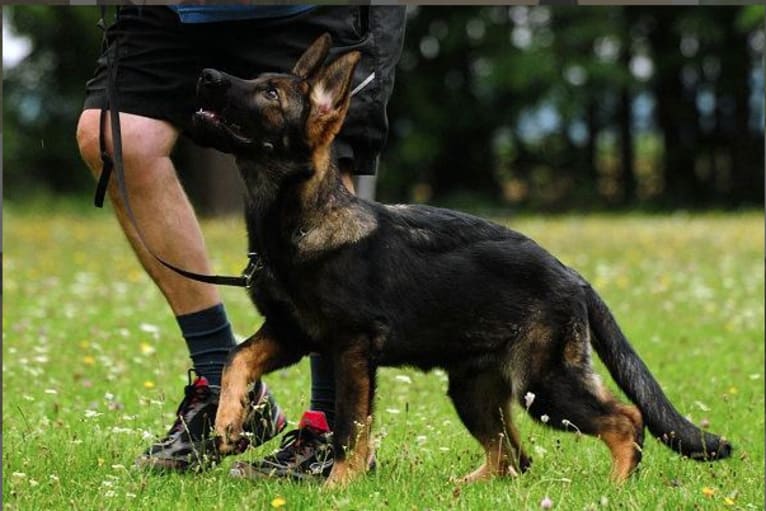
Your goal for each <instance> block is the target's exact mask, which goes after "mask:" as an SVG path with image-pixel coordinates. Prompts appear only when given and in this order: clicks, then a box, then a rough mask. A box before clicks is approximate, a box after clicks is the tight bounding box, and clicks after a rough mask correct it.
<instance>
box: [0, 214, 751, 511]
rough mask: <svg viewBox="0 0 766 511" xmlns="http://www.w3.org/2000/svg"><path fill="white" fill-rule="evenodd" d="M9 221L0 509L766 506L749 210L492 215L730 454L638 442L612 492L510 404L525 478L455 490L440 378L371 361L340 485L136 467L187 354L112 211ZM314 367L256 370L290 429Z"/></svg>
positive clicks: (237, 237) (227, 234)
mask: <svg viewBox="0 0 766 511" xmlns="http://www.w3.org/2000/svg"><path fill="white" fill-rule="evenodd" d="M6 206H8V205H7V204H6ZM4 213H5V222H4V229H5V239H4V241H5V243H4V247H5V254H4V265H3V294H4V296H3V319H4V321H3V434H2V437H3V438H2V440H3V499H4V504H5V507H6V509H29V510H38V509H127V508H141V509H272V508H274V507H275V506H279V504H280V503H281V501H279V500H277V501H275V500H274V499H276V498H277V497H281V498H282V499H284V503H285V504H284V506H283V509H405V510H412V509H452V508H455V509H539V508H540V502H541V500H542V499H543V498H544V497H546V496H547V497H549V498H550V499H551V501H552V502H553V508H554V509H562V510H581V509H631V510H633V509H635V510H651V509H666V510H676V509H723V508H725V509H763V504H764V412H763V410H764V380H763V378H764V321H763V312H764V281H763V276H764V258H763V244H764V239H763V235H764V230H763V218H762V215H761V214H760V213H743V214H705V215H672V216H647V215H621V216H614V217H613V216H585V217H582V216H566V217H557V218H538V217H525V218H517V219H508V220H507V219H503V220H501V221H505V222H507V223H509V224H510V225H512V226H513V227H514V228H516V229H518V230H521V231H522V232H525V233H526V234H528V235H530V236H531V237H533V238H535V239H536V240H537V241H538V242H540V243H541V244H542V245H543V246H546V247H547V248H548V249H549V250H551V252H553V253H554V254H556V255H557V256H558V257H559V258H560V259H561V260H562V261H564V262H565V263H567V264H569V265H571V266H574V267H575V268H577V269H578V270H579V271H580V272H581V273H582V274H583V275H584V276H586V278H588V279H589V280H590V281H591V282H592V283H593V284H594V286H595V287H596V288H597V289H598V290H599V291H600V293H601V294H602V295H603V296H604V298H605V300H606V301H607V303H609V304H610V305H611V307H612V309H613V312H614V314H615V315H616V316H617V318H618V320H619V321H620V323H621V325H622V327H623V329H624V330H625V331H626V333H627V334H628V337H629V338H630V339H631V340H632V343H633V345H634V346H635V348H636V349H637V351H638V352H639V353H640V354H641V356H642V357H643V358H644V360H645V361H646V363H647V364H648V366H649V367H650V368H651V369H652V371H653V372H654V374H655V376H656V377H657V378H658V379H659V381H660V382H661V383H662V385H663V387H664V388H665V390H666V392H667V394H668V395H669V397H670V398H671V400H672V401H673V402H674V403H675V404H676V406H677V407H678V408H679V410H680V411H681V412H682V413H683V414H685V415H688V416H689V417H691V419H692V420H693V421H694V422H697V423H699V422H700V421H703V420H704V421H706V422H709V424H710V426H709V428H710V430H711V431H715V432H717V433H721V434H724V435H725V436H726V437H727V438H729V439H730V440H731V441H732V442H733V444H734V445H735V448H736V450H735V455H734V457H733V458H732V459H730V460H727V461H724V462H719V463H711V464H707V463H696V462H692V461H688V460H682V459H680V458H679V456H677V455H676V454H674V453H673V452H671V451H669V450H668V449H666V448H664V447H663V446H661V445H660V444H659V443H658V442H657V441H656V440H654V439H647V442H646V444H645V448H644V462H643V464H642V467H641V472H640V476H639V477H638V478H635V479H633V480H631V481H629V482H628V483H627V484H625V485H623V486H622V487H615V486H613V485H612V484H611V483H609V482H608V479H607V475H608V472H609V455H608V451H607V449H606V448H605V446H604V445H603V444H602V443H601V442H599V441H597V440H595V439H593V438H589V437H578V436H576V435H574V434H566V433H561V432H555V431H551V430H548V429H546V428H543V427H541V426H539V425H537V424H535V423H533V422H532V420H531V419H530V418H529V417H527V416H526V415H525V414H524V413H522V411H521V410H519V413H517V414H516V422H517V424H518V426H519V429H520V430H521V432H522V438H523V443H524V445H525V446H526V448H527V450H528V451H529V452H530V454H531V455H532V456H533V458H534V460H535V463H534V466H533V468H532V470H531V471H530V472H528V473H527V474H525V475H523V476H521V477H519V478H517V479H515V480H501V481H493V482H490V483H484V484H476V485H472V486H465V487H459V486H457V485H456V484H455V483H454V482H453V481H452V480H451V479H452V478H455V477H458V476H461V475H463V474H465V473H467V472H469V471H470V470H472V469H473V468H475V467H476V466H478V464H479V463H480V462H481V452H480V449H479V447H478V444H476V443H475V442H474V441H473V440H472V439H471V438H470V437H469V435H468V433H467V431H466V430H465V429H464V428H463V426H462V425H461V424H460V422H459V420H458V418H457V416H456V414H455V412H454V410H453V409H452V406H451V405H450V403H449V401H448V399H447V398H446V396H445V390H446V384H445V380H446V378H445V375H444V374H443V373H440V372H438V371H436V372H434V373H430V374H422V373H418V372H415V371H411V370H409V369H383V370H381V371H380V373H381V374H380V384H379V392H378V401H377V410H378V413H377V417H376V422H375V435H376V438H377V439H378V440H379V441H380V449H379V451H378V461H379V465H378V470H377V471H376V472H374V473H372V474H370V475H369V476H368V477H367V478H365V479H363V480H360V481H358V482H356V483H354V484H353V485H352V486H351V487H350V488H348V489H347V490H342V491H336V492H327V491H324V490H322V489H321V488H320V486H319V485H318V484H306V483H304V484H300V483H288V482H280V481H263V482H259V483H253V482H250V481H240V480H233V479H231V478H230V477H229V476H228V470H227V468H228V466H229V464H230V463H231V461H230V460H228V459H227V460H225V461H224V463H223V466H221V467H218V468H215V469H213V470H211V471H209V472H207V473H205V474H203V475H197V476H192V475H164V476H160V475H149V474H145V473H142V472H140V471H138V470H135V469H133V468H132V462H133V459H134V457H135V456H136V455H137V454H138V453H139V452H141V451H142V450H143V449H144V448H145V447H146V445H147V443H148V442H149V439H150V438H151V437H152V435H155V434H158V433H161V432H163V431H164V430H165V428H166V427H167V426H168V425H169V424H170V423H171V422H172V415H173V412H174V411H175V407H176V405H177V400H178V399H179V397H180V393H181V388H182V386H183V385H184V384H185V371H186V369H187V367H188V358H187V355H186V353H185V348H184V345H183V342H182V340H181V339H180V337H179V335H178V331H177V327H176V325H175V322H174V319H173V317H172V315H171V314H170V313H169V311H168V309H167V307H166V306H165V303H164V300H163V298H162V297H161V295H160V294H159V292H158V291H157V290H156V289H155V288H154V287H153V286H152V285H151V283H150V282H149V280H148V278H147V277H146V276H145V275H144V274H143V273H142V271H141V270H140V268H139V266H138V264H137V263H136V262H135V261H134V258H133V256H132V254H131V253H130V251H129V248H128V246H127V244H126V243H125V242H124V241H123V240H122V238H121V235H120V233H119V231H118V229H117V226H116V223H115V222H114V220H113V219H112V218H111V215H110V214H109V213H108V212H104V213H102V214H98V215H93V214H85V215H83V214H79V213H77V212H76V210H73V209H69V208H64V209H56V210H55V211H50V210H48V211H46V210H43V211H41V212H32V211H31V210H30V209H29V208H24V209H18V208H15V207H13V206H11V207H6V210H5V211H4ZM204 230H205V233H206V237H207V239H208V242H209V245H210V246H211V247H213V249H212V253H213V258H214V267H215V268H216V270H217V271H218V272H221V273H225V272H234V273H235V272H237V271H239V270H240V269H241V268H240V267H241V266H242V265H243V263H244V260H245V258H244V255H243V254H244V239H245V237H244V234H243V226H242V224H241V223H240V222H239V221H235V220H228V221H224V220H218V221H210V222H206V223H205V224H204ZM222 293H223V296H224V300H225V302H226V304H227V307H228V311H229V315H230V317H231V319H232V322H233V325H234V328H235V331H236V332H237V333H238V334H239V335H242V336H244V335H247V334H249V333H251V332H252V331H253V330H254V328H256V326H257V325H258V324H259V323H260V321H261V320H260V318H258V317H257V315H256V314H255V313H254V312H253V310H252V308H251V306H250V304H249V301H248V300H247V298H246V296H245V295H244V293H243V292H242V291H241V290H238V289H224V290H223V291H222ZM599 371H600V372H601V373H602V374H603V375H604V376H605V379H606V380H607V381H608V382H609V384H610V386H611V387H612V388H614V385H613V384H612V383H611V380H609V379H608V376H607V375H606V373H605V372H604V370H603V368H601V367H600V369H599ZM308 372H309V371H308V364H307V363H306V362H302V363H301V364H299V365H297V366H295V367H292V368H290V369H287V370H284V371H280V372H278V373H276V374H272V375H269V376H268V378H267V381H268V383H269V384H270V386H271V387H272V388H273V389H274V391H275V393H276V396H277V398H278V400H279V402H280V403H281V404H282V406H283V407H284V408H285V409H286V410H287V412H288V414H289V416H290V418H291V419H293V420H295V419H296V418H297V417H298V416H299V414H300V413H301V411H302V410H303V409H304V408H305V407H306V404H307V401H308V394H309V378H308ZM401 375H406V376H407V377H409V379H410V381H409V382H407V380H406V379H405V378H397V376H401ZM402 380H404V381H402ZM274 447H275V444H274V443H272V444H268V445H266V446H264V447H262V448H260V449H257V450H254V451H251V452H248V453H246V454H244V455H242V457H244V458H255V457H258V456H259V455H263V454H264V453H267V452H269V451H270V450H271V449H273V448H274Z"/></svg>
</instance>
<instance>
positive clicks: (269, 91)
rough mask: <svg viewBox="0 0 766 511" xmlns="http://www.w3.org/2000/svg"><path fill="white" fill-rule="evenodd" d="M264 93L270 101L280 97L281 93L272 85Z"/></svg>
mask: <svg viewBox="0 0 766 511" xmlns="http://www.w3.org/2000/svg"><path fill="white" fill-rule="evenodd" d="M263 95H264V96H266V99H268V100H270V101H276V100H278V99H279V93H278V92H277V89H275V88H273V87H270V88H268V89H266V90H265V91H263Z"/></svg>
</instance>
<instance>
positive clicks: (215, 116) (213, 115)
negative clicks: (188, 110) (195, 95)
mask: <svg viewBox="0 0 766 511" xmlns="http://www.w3.org/2000/svg"><path fill="white" fill-rule="evenodd" d="M197 115H199V116H201V117H205V118H207V119H210V120H211V121H217V120H219V116H218V114H217V113H215V112H212V111H210V110H205V109H204V108H200V109H199V110H197Z"/></svg>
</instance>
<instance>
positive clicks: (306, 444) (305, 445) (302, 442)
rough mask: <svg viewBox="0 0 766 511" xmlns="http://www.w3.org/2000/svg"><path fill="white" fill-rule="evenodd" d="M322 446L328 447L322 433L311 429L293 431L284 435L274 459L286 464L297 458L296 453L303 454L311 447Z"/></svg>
mask: <svg viewBox="0 0 766 511" xmlns="http://www.w3.org/2000/svg"><path fill="white" fill-rule="evenodd" d="M322 445H327V446H328V447H329V444H327V441H326V440H325V439H324V438H323V434H322V433H318V432H316V431H314V430H313V429H311V428H303V429H294V430H292V431H289V432H287V433H285V436H284V437H283V438H282V442H281V443H280V446H279V451H277V453H276V454H275V455H274V458H275V459H276V460H277V461H278V462H280V463H287V462H290V461H292V460H293V459H295V458H297V453H302V454H303V453H306V451H307V450H309V449H311V448H313V447H316V448H320V447H321V446H322ZM288 449H289V450H288Z"/></svg>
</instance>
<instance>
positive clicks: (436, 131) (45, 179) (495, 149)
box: [3, 5, 765, 213]
mask: <svg viewBox="0 0 766 511" xmlns="http://www.w3.org/2000/svg"><path fill="white" fill-rule="evenodd" d="M4 16H5V17H6V22H8V24H9V26H10V27H11V28H12V29H13V30H14V31H15V32H16V33H17V34H19V35H20V36H23V37H26V38H28V40H29V42H30V49H31V51H30V53H29V55H28V56H27V58H25V59H24V60H22V61H21V62H20V63H18V64H17V65H15V66H13V67H10V68H6V69H5V70H4V71H5V72H4V79H3V80H4V81H3V96H4V97H3V121H4V126H3V152H4V155H3V157H4V180H5V185H4V186H5V195H6V199H9V200H14V199H16V200H22V199H23V198H24V197H25V194H30V193H37V192H39V191H40V190H47V191H49V192H52V193H56V194H76V195H82V196H83V200H87V198H86V196H87V194H89V193H91V192H92V190H93V187H94V185H93V181H92V179H91V177H90V174H89V173H88V171H87V170H86V169H85V167H84V165H83V164H82V162H81V161H80V158H79V155H78V152H77V148H76V144H75V140H74V129H75V125H76V120H77V116H78V114H79V110H80V106H81V102H82V96H83V87H84V82H85V80H86V79H87V78H88V77H89V76H90V75H91V73H92V71H93V68H94V62H95V59H96V57H97V54H98V52H99V47H100V37H101V34H100V31H99V30H98V29H97V28H96V21H97V20H98V17H99V11H98V9H97V8H93V7H50V6H24V7H21V6H16V7H12V8H8V7H6V8H4ZM408 20H409V21H408V32H407V38H406V42H405V49H404V53H403V56H402V59H401V62H400V65H399V67H398V70H397V80H396V88H395V92H394V96H393V98H392V99H391V103H390V105H389V119H390V123H391V133H390V136H389V143H388V146H387V149H386V151H385V153H384V155H383V158H382V162H381V172H380V179H379V181H378V197H379V199H381V200H384V201H391V202H395V201H408V202H409V201H427V202H432V203H441V204H449V205H457V206H461V207H467V208H472V207H514V208H528V209H534V210H541V209H544V210H570V209H610V208H614V209H618V208H633V207H642V208H658V209H673V208H708V207H716V208H720V207H723V208H731V207H746V206H753V205H759V204H763V199H764V182H763V175H764V61H763V49H764V39H765V37H764V8H763V7H762V6H755V5H753V6H739V7H713V6H706V7H525V6H485V7H410V8H409V11H408ZM6 28H7V27H6ZM174 157H175V158H176V159H177V163H178V165H179V168H180V169H182V170H181V174H182V179H183V180H184V182H185V184H186V186H187V189H188V190H189V193H190V195H191V196H192V199H193V201H194V202H195V204H196V205H197V206H198V208H199V209H200V210H201V211H202V212H207V213H219V212H231V211H236V210H238V208H239V191H238V189H237V186H238V181H237V180H238V178H237V177H236V174H235V172H234V171H233V169H232V168H231V161H230V158H228V157H226V156H221V155H219V154H217V153H215V152H214V151H202V150H199V149H198V148H196V147H194V146H193V145H192V144H191V143H188V142H185V143H182V144H181V145H180V146H179V148H178V151H177V153H176V154H175V155H174Z"/></svg>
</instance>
